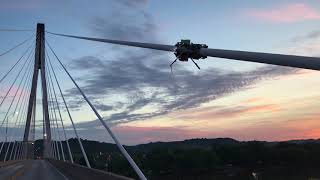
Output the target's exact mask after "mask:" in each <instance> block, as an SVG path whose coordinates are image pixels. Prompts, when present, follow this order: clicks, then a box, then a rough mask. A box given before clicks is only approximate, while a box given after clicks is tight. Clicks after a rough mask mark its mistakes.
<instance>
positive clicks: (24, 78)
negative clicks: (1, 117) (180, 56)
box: [0, 64, 30, 161]
mask: <svg viewBox="0 0 320 180" xmlns="http://www.w3.org/2000/svg"><path fill="white" fill-rule="evenodd" d="M29 65H30V64H29ZM29 65H28V66H27V67H26V71H25V72H24V74H23V76H22V78H21V81H20V83H19V85H18V88H17V90H16V92H15V94H14V97H16V96H17V94H18V92H19V90H20V87H21V84H22V83H23V82H24V85H23V86H25V84H26V82H27V78H28V76H26V75H28V74H29V73H28V67H29ZM24 80H25V81H24ZM21 95H22V91H20V95H19V99H18V102H17V104H16V106H15V109H14V111H13V113H15V112H16V110H17V108H18V105H19V102H20V99H21ZM14 99H15V98H14ZM14 99H13V101H12V103H11V104H10V107H11V105H12V104H13V102H14ZM8 112H9V111H8ZM18 117H19V115H18V116H17V118H16V121H15V123H14V127H16V125H17V122H18V120H19V118H18ZM19 122H20V121H19ZM10 134H12V132H11V131H10ZM2 145H3V144H2ZM10 145H11V141H10V142H9V145H8V148H7V151H6V154H5V157H4V161H5V160H6V157H7V153H8V150H9V148H10ZM2 148H3V146H1V149H0V154H1V152H2Z"/></svg>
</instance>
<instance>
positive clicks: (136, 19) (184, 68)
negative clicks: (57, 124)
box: [0, 0, 320, 145]
mask: <svg viewBox="0 0 320 180" xmlns="http://www.w3.org/2000/svg"><path fill="white" fill-rule="evenodd" d="M319 21H320V4H319V3H318V0H308V1H307V0H305V1H302V0H299V1H294V0H282V1H273V0H270V1H249V0H244V1H236V0H228V1H210V0H201V1H199V0H176V1H169V0H162V1H155V0H96V1H85V0H71V1H68V2H66V1H62V0H57V1H48V0H29V1H19V0H2V1H1V2H0V22H1V23H0V30H1V29H26V30H31V31H25V32H2V31H0V38H1V42H0V54H1V52H4V51H5V50H7V49H10V48H11V47H13V46H14V45H16V44H17V43H19V42H21V41H23V40H25V39H27V38H28V37H30V36H32V35H34V33H35V29H36V24H37V23H39V22H40V23H45V26H46V30H47V31H50V32H56V33H64V34H72V35H80V36H89V37H98V38H109V39H118V40H128V41H140V42H151V43H161V44H170V45H174V44H175V43H176V42H178V41H180V40H181V39H190V40H191V41H192V42H194V43H203V44H207V45H208V46H209V47H210V48H216V49H231V50H244V51H254V52H268V53H281V54H294V55H304V56H319V55H320V53H319V52H320V51H319V50H320V45H319V43H317V42H318V41H319V40H320V31H319V23H318V22H319ZM46 40H47V41H48V42H49V43H50V44H51V45H52V47H53V49H54V50H55V52H56V53H57V54H58V56H59V58H60V59H61V60H62V61H63V63H64V64H65V65H66V67H67V69H68V70H69V71H70V73H71V74H72V76H73V77H75V79H76V81H77V82H78V83H79V85H80V86H81V88H82V89H83V90H84V92H85V93H86V94H87V95H88V97H89V99H90V100H91V101H92V103H93V104H94V106H95V107H96V108H97V109H98V111H99V113H101V115H102V116H103V117H104V119H105V121H106V122H107V123H108V124H109V125H110V126H111V128H112V130H113V131H114V132H115V134H116V135H117V136H118V137H119V139H120V141H121V142H122V143H124V144H128V145H135V144H140V143H148V142H156V141H178V140H184V139H191V138H217V137H231V138H234V139H237V140H267V141H282V140H289V139H309V138H319V136H320V122H318V120H319V118H318V117H319V115H320V113H319V111H318V107H319V105H320V103H319V100H320V93H319V89H320V78H319V75H320V73H319V72H317V71H311V70H303V69H296V68H288V67H280V66H273V65H264V64H258V63H249V62H241V61H235V60H228V59H220V58H207V59H204V60H200V61H198V64H199V66H200V67H201V70H198V69H197V68H196V67H195V66H194V65H193V64H192V63H191V62H179V63H176V64H174V67H173V73H171V72H170V67H169V65H170V63H171V62H172V61H173V60H174V58H175V57H174V55H173V54H171V53H168V52H160V51H156V50H147V49H140V48H134V47H124V46H119V45H110V44H104V43H98V42H90V41H85V40H78V39H71V38H64V37H58V36H54V35H50V34H46ZM28 43H29V44H32V43H34V42H32V40H31V41H29V42H27V43H26V44H24V45H23V46H21V47H19V48H17V50H14V51H12V52H10V53H9V54H7V55H5V56H0V77H2V76H3V75H4V74H5V73H6V72H7V71H8V70H9V69H10V67H11V66H12V65H13V64H14V63H15V62H16V61H17V59H18V58H19V57H20V56H21V53H23V51H25V49H26V48H27V47H28V46H29V44H28ZM49 57H51V59H52V62H54V63H53V66H54V68H55V69H56V71H57V76H58V79H59V81H60V83H61V86H62V89H63V92H64V94H65V95H66V99H67V103H68V106H69V107H70V109H71V113H72V116H73V118H74V121H75V122H76V126H77V127H78V131H79V134H80V136H81V137H83V138H86V139H93V140H99V141H107V142H111V139H110V136H109V135H108V134H107V132H106V131H105V129H104V128H103V127H102V126H101V124H100V122H99V121H98V120H97V117H96V116H95V115H94V113H93V112H92V111H91V110H90V108H89V106H88V105H87V104H86V103H85V101H84V100H83V98H82V97H81V96H80V94H79V92H78V91H77V89H75V87H74V85H73V84H72V82H71V81H70V79H68V77H67V76H66V74H64V73H63V71H62V69H61V67H59V66H58V64H57V62H56V61H53V59H54V57H53V56H52V54H50V52H49ZM21 67H22V66H21ZM18 72H19V70H15V71H13V73H12V75H10V76H8V78H7V79H6V81H4V82H2V83H1V84H0V90H1V96H3V95H4V94H5V92H6V91H5V90H7V89H8V88H9V86H10V83H11V82H12V81H13V79H14V77H15V74H17V73H18ZM14 87H16V86H14ZM16 88H17V87H16ZM24 90H25V91H27V88H24V89H23V88H22V91H21V92H24ZM19 92H20V91H19ZM59 101H60V102H61V98H60V97H59ZM37 102H38V103H37V105H39V106H41V92H40V91H39V90H38V97H37ZM9 105H10V101H9V102H5V103H4V105H3V106H2V107H0V118H1V117H2V118H3V117H4V114H5V112H6V110H7V108H8V107H9ZM41 115H42V111H41V108H37V115H36V122H37V127H39V129H41V125H42V124H41V122H42V116H41ZM62 116H63V119H64V124H65V125H66V129H67V134H68V136H69V137H71V136H74V134H73V130H72V128H71V123H70V120H69V119H68V115H67V113H66V111H65V110H64V109H63V111H62ZM11 119H12V120H11V122H14V121H13V118H11ZM0 121H1V120H0ZM36 136H37V137H38V138H39V137H41V133H40V131H37V134H36ZM56 138H57V137H56Z"/></svg>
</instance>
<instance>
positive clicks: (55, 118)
mask: <svg viewBox="0 0 320 180" xmlns="http://www.w3.org/2000/svg"><path fill="white" fill-rule="evenodd" d="M46 77H47V80H48V81H47V82H48V84H49V92H50V93H49V96H50V99H51V102H52V110H53V115H54V119H53V124H55V125H56V130H57V133H58V140H59V144H60V149H61V155H62V159H63V161H65V160H66V159H65V156H64V150H63V146H62V142H61V136H60V131H59V125H58V118H57V112H56V106H55V100H54V97H53V91H54V88H53V87H52V86H53V84H52V80H51V76H50V74H49V72H48V71H47V75H46ZM50 82H51V83H50Z"/></svg>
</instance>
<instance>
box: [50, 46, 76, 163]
mask: <svg viewBox="0 0 320 180" xmlns="http://www.w3.org/2000/svg"><path fill="white" fill-rule="evenodd" d="M46 55H47V59H48V62H49V68H48V71H47V72H48V74H49V77H50V78H49V79H50V82H51V84H52V87H53V93H54V98H55V101H56V105H57V109H58V112H59V117H60V121H61V126H62V129H63V133H64V138H65V140H66V143H67V148H68V152H69V157H70V161H71V163H73V157H72V153H71V149H70V145H69V139H68V138H67V134H66V130H65V127H64V123H63V118H62V115H61V111H60V105H59V103H58V98H57V94H56V91H55V88H54V83H53V81H52V79H53V78H52V75H51V72H52V74H54V73H55V72H54V69H53V68H52V66H51V62H50V57H49V56H48V52H47V51H46ZM54 77H55V78H56V75H55V74H54ZM56 84H58V81H57V79H56ZM58 87H59V85H58Z"/></svg>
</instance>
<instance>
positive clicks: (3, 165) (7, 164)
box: [0, 160, 21, 168]
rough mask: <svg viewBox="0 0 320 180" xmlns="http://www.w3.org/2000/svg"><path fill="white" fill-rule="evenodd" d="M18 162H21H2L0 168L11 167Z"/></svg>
mask: <svg viewBox="0 0 320 180" xmlns="http://www.w3.org/2000/svg"><path fill="white" fill-rule="evenodd" d="M18 162H21V160H15V161H6V162H1V163H0V168H2V167H5V166H10V165H12V164H15V163H18Z"/></svg>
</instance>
